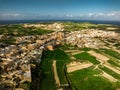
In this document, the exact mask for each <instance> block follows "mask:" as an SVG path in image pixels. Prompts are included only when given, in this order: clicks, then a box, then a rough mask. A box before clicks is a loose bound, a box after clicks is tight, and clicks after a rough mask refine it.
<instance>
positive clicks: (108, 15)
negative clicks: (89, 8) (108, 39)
mask: <svg viewBox="0 0 120 90" xmlns="http://www.w3.org/2000/svg"><path fill="white" fill-rule="evenodd" d="M71 16H72V18H73V19H74V18H77V19H92V20H119V21H120V11H110V12H98V13H87V14H80V15H71V14H70V15H66V17H68V18H69V17H71Z"/></svg>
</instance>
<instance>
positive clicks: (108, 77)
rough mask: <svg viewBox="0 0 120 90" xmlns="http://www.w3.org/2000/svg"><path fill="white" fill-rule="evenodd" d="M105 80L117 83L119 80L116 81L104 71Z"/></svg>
mask: <svg viewBox="0 0 120 90" xmlns="http://www.w3.org/2000/svg"><path fill="white" fill-rule="evenodd" d="M101 76H103V77H105V78H107V79H108V80H110V81H112V82H117V81H118V80H117V79H115V78H114V77H112V76H111V75H109V74H107V73H106V72H104V71H103V74H102V75H101Z"/></svg>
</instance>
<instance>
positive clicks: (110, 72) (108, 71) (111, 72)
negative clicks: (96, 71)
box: [100, 67, 120, 80]
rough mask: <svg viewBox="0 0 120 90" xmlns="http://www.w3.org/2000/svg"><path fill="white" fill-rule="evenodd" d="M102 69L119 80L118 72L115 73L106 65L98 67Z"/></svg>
mask: <svg viewBox="0 0 120 90" xmlns="http://www.w3.org/2000/svg"><path fill="white" fill-rule="evenodd" d="M100 68H101V69H102V70H103V71H105V72H106V73H108V74H110V75H112V76H113V77H114V78H116V79H118V80H120V74H117V73H116V72H114V71H112V70H110V69H108V68H107V67H100Z"/></svg>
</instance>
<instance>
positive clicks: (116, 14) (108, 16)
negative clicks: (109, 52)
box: [0, 11, 120, 21]
mask: <svg viewBox="0 0 120 90" xmlns="http://www.w3.org/2000/svg"><path fill="white" fill-rule="evenodd" d="M19 19H21V20H23V19H24V20H26V19H41V20H43V19H81V20H119V21H120V11H110V12H94V13H93V12H91V13H86V14H84V13H81V14H75V13H74V14H66V15H52V14H50V15H43V14H40V13H0V20H19Z"/></svg>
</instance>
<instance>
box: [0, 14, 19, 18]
mask: <svg viewBox="0 0 120 90" xmlns="http://www.w3.org/2000/svg"><path fill="white" fill-rule="evenodd" d="M0 16H4V17H17V16H20V14H18V13H0Z"/></svg>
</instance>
